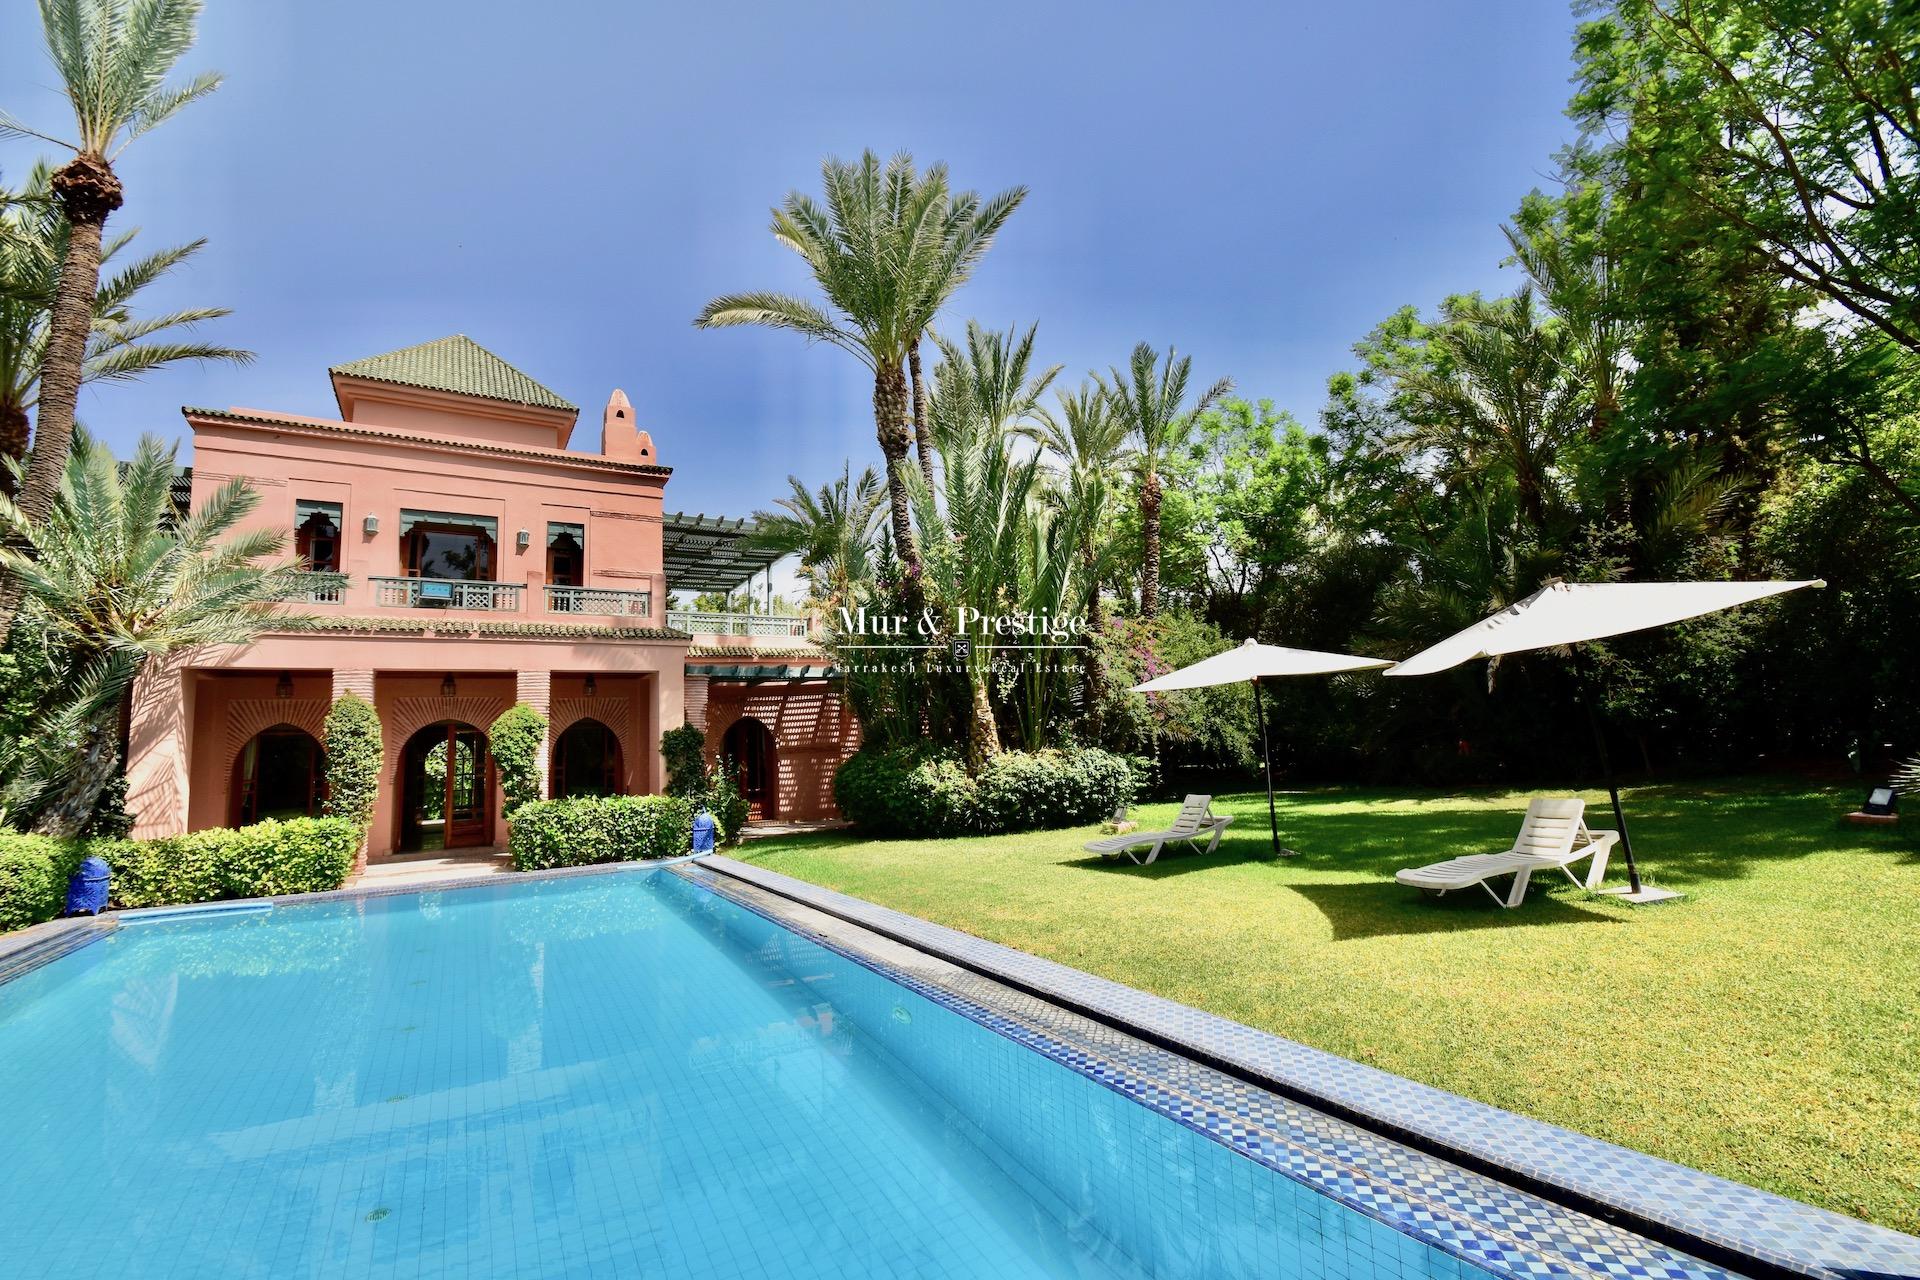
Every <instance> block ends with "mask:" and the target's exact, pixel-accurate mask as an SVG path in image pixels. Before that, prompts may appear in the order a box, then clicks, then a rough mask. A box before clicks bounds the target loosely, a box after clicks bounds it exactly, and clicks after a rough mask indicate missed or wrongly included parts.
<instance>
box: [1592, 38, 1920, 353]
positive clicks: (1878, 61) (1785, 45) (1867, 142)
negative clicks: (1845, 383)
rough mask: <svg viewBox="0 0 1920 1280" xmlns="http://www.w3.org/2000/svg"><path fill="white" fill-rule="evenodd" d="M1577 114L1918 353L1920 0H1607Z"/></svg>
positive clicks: (1681, 196) (1668, 195)
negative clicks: (1910, 0) (1762, 0)
mask: <svg viewBox="0 0 1920 1280" xmlns="http://www.w3.org/2000/svg"><path fill="white" fill-rule="evenodd" d="M1576 52H1577V55H1578V58H1579V85H1580V91H1579V94H1578V96H1577V97H1576V98H1575V99H1574V103H1573V108H1572V114H1573V116H1574V118H1575V119H1576V120H1578V121H1579V122H1580V123H1582V124H1583V125H1584V126H1585V127H1586V128H1587V129H1588V130H1589V132H1590V133H1593V134H1598V135H1604V136H1607V137H1610V138H1613V139H1615V140H1616V141H1614V142H1613V143H1612V145H1613V146H1614V147H1616V148H1618V149H1619V150H1620V151H1621V152H1622V153H1623V156H1622V160H1623V162H1624V164H1625V166H1626V168H1627V172H1628V175H1629V180H1630V181H1631V182H1632V183H1633V184H1634V185H1635V187H1638V188H1640V189H1641V190H1642V191H1644V198H1648V199H1651V200H1653V201H1656V202H1660V203H1665V204H1668V205H1670V206H1671V207H1673V208H1674V209H1676V210H1677V211H1679V212H1680V213H1682V214H1684V215H1686V216H1688V217H1689V218H1690V219H1692V220H1693V221H1694V222H1696V223H1697V224H1699V225H1703V226H1710V227H1713V228H1716V229H1720V230H1722V231H1723V232H1724V233H1725V234H1726V235H1727V236H1728V237H1729V238H1731V239H1732V240H1733V241H1734V242H1736V243H1738V244H1740V245H1742V246H1743V248H1744V252H1745V254H1746V256H1747V260H1748V263H1749V265H1750V266H1751V267H1752V268H1754V269H1757V270H1760V271H1764V272H1767V273H1770V274H1773V275H1776V276H1778V277H1779V278H1781V279H1782V280H1784V281H1787V282H1789V283H1791V284H1792V285H1795V286H1798V287H1801V288H1804V289H1807V290H1810V291H1811V292H1813V293H1814V294H1816V295H1818V296H1819V297H1820V298H1823V299H1825V300H1826V301H1827V302H1829V303H1831V304H1832V305H1833V306H1834V307H1835V308H1837V309H1838V310H1839V311H1841V312H1843V313H1844V314H1845V315H1846V316H1847V317H1848V318H1849V319H1850V320H1851V321H1853V322H1855V323H1859V324H1865V325H1869V326H1871V327H1873V328H1874V329H1876V330H1878V331H1879V332H1881V333H1882V334H1884V335H1886V337H1888V338H1889V339H1891V340H1892V341H1894V342H1896V343H1898V344H1900V345H1901V346H1903V347H1905V348H1906V349H1907V350H1908V351H1912V352H1915V353H1920V243H1917V242H1916V240H1915V237H1914V235H1913V225H1914V221H1915V218H1916V216H1920V150H1916V148H1917V147H1920V106H1917V105H1916V98H1915V94H1914V86H1915V85H1916V84H1920V10H1916V9H1915V7H1914V6H1912V5H1910V4H1899V3H1885V2H1884V0H1771V2H1770V3H1767V4H1754V3H1750V2H1748V0H1613V2H1612V3H1610V4H1608V5H1607V6H1606V7H1605V8H1604V9H1603V10H1602V11H1601V13H1600V16H1598V17H1596V18H1594V19H1593V20H1591V21H1589V22H1586V23H1584V24H1583V25H1582V26H1581V28H1580V32H1579V36H1578V39H1577V42H1576Z"/></svg>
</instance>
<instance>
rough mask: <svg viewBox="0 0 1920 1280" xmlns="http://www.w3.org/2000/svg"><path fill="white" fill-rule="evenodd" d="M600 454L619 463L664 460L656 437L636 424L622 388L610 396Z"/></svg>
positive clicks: (629, 403) (601, 431)
mask: <svg viewBox="0 0 1920 1280" xmlns="http://www.w3.org/2000/svg"><path fill="white" fill-rule="evenodd" d="M600 453H601V454H602V456H604V457H607V458H610V459H612V460H613V461H615V462H648V463H658V462H659V461H660V458H659V455H658V454H657V453H656V452H655V451H654V447H653V437H652V436H650V435H648V434H647V433H646V432H644V431H642V430H640V429H639V428H638V426H637V425H636V424H635V423H634V420H633V403H632V401H630V400H628V399H627V393H626V392H624V391H622V390H620V389H619V388H618V387H616V388H614V392H613V394H612V395H611V396H608V397H607V411H606V413H605V415H604V416H602V418H601V419H600Z"/></svg>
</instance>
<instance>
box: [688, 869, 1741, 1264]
mask: <svg viewBox="0 0 1920 1280" xmlns="http://www.w3.org/2000/svg"><path fill="white" fill-rule="evenodd" d="M674 871H675V872H676V874H678V875H679V876H680V877H681V878H683V879H686V880H689V881H691V882H693V883H695V884H698V885H700V886H701V887H702V888H705V889H707V890H709V891H711V892H713V893H715V894H717V895H719V896H721V897H724V898H726V899H727V900H728V901H731V902H734V903H735V904H737V905H739V906H741V907H744V908H746V909H747V910H750V911H753V912H755V913H756V914H758V915H761V916H763V917H765V918H767V919H769V920H771V921H773V922H774V923H775V924H778V925H780V926H781V927H782V928H784V929H787V930H790V931H792V932H795V933H798V934H800V935H801V936H803V937H806V938H807V939H809V940H810V941H813V942H815V943H816V944H818V945H820V946H822V947H825V948H827V949H828V950H830V951H832V952H834V953H835V954H837V955H841V956H843V957H845V958H847V959H849V960H851V961H853V962H855V963H857V964H861V965H864V966H865V967H867V968H870V969H872V970H874V971H875V972H877V973H879V974H881V976H883V977H885V978H887V979H888V980H890V981H892V982H895V983H898V984H899V985H901V986H904V987H906V988H907V989H909V990H911V991H913V992H915V993H916V994H918V995H921V996H923V997H925V998H927V999H929V1000H932V1001H935V1002H936V1003H939V1004H941V1005H943V1006H945V1007H947V1008H949V1009H952V1010H953V1011H955V1012H956V1013H959V1014H961V1015H962V1016H964V1017H967V1018H969V1019H971V1020H972V1021H974V1022H976V1023H979V1024H980V1025H982V1026H984V1027H986V1028H988V1029H989V1030H992V1031H994V1032H996V1033H997V1034H1000V1035H1002V1036H1005V1037H1007V1038H1008V1039H1010V1040H1013V1041H1015V1042H1016V1043H1018V1044H1020V1045H1022V1046H1024V1047H1026V1048H1028V1049H1030V1050H1032V1051H1034V1052H1036V1053H1040V1054H1042V1055H1043V1056H1045V1057H1047V1058H1049V1059H1051V1060H1052V1061H1054V1062H1056V1063H1059V1064H1060V1065H1062V1066H1065V1067H1067V1068H1068V1069H1069V1070H1072V1071H1074V1072H1076V1073H1078V1074H1080V1075H1082V1076H1085V1077H1087V1078H1088V1079H1090V1080H1092V1081H1094V1082H1095V1083H1097V1084H1100V1085H1102V1086H1103V1087H1105V1088H1108V1089H1111V1090H1113V1091H1114V1092H1115V1093H1118V1094H1120V1095H1122V1096H1124V1097H1126V1098H1128V1099H1130V1100H1132V1101H1133V1102H1136V1103H1138V1104H1139V1105H1141V1106H1144V1107H1147V1108H1148V1109H1150V1110H1152V1111H1155V1112H1157V1113H1158V1114H1160V1115H1162V1116H1165V1117H1166V1118H1168V1119H1170V1120H1173V1121H1174V1122H1175V1123H1177V1124H1180V1125H1183V1126H1185V1127H1186V1128H1188V1129H1191V1130H1192V1131H1194V1132H1196V1133H1198V1134H1200V1135H1201V1136H1203V1137H1206V1138H1209V1139H1211V1140H1212V1141H1215V1142H1218V1143H1220V1144H1221V1145H1223V1146H1225V1147H1227V1148H1229V1149H1231V1150H1233V1151H1236V1152H1238V1153H1240V1154H1241V1155H1243V1156H1246V1157H1247V1158H1248V1159H1251V1160H1253V1161H1254V1162H1256V1163H1258V1164H1260V1165H1262V1166H1264V1167H1266V1168H1268V1169H1271V1170H1273V1171H1274V1172H1276V1173H1278V1174H1280V1175H1282V1176H1283V1177H1287V1178H1290V1179H1292V1180H1293V1181H1295V1182H1298V1183H1301V1184H1302V1185H1305V1186H1308V1187H1310V1188H1312V1189H1313V1190H1315V1191H1317V1192H1319V1193H1321V1194H1323V1195H1326V1196H1328V1197H1329V1198H1330V1199H1333V1200H1335V1201H1336V1202H1338V1203H1340V1204H1342V1205H1344V1206H1346V1207H1347V1208H1350V1209H1353V1210H1355V1211H1357V1212H1359V1213H1362V1214H1365V1215H1366V1216H1368V1217H1370V1218H1372V1219H1374V1220H1375V1221H1378V1222H1381V1223H1384V1224H1385V1225H1387V1226H1389V1227H1392V1228H1393V1229H1394V1230H1396V1231H1399V1232H1400V1233H1402V1234H1403V1235H1406V1236H1408V1237H1410V1238H1412V1239H1414V1240H1417V1241H1419V1242H1420V1243H1422V1244H1426V1245H1430V1246H1432V1247H1434V1248H1437V1249H1440V1250H1442V1251H1443V1252H1445V1253H1447V1254H1449V1255H1451V1256H1453V1257H1456V1258H1459V1259H1461V1260H1463V1261H1465V1262H1468V1263H1470V1264H1471V1265H1473V1266H1475V1267H1477V1268H1480V1269H1482V1270H1484V1271H1487V1272H1491V1273H1493V1274H1496V1275H1501V1276H1508V1277H1516V1278H1521V1280H1533V1278H1537V1277H1543V1276H1568V1277H1577V1278H1579V1280H1621V1278H1626V1277H1633V1278H1640V1277H1645V1278H1647V1280H1729V1277H1733V1276H1735V1275H1736V1273H1734V1272H1730V1271H1726V1270H1724V1269H1722V1268H1719V1267H1716V1266H1713V1265H1712V1264H1710V1263H1707V1262H1703V1261H1701V1260H1700V1259H1698V1258H1693V1257H1690V1256H1688V1255H1686V1254H1684V1253H1681V1252H1679V1251H1677V1250H1673V1249H1670V1248H1667V1247H1665V1246H1663V1245H1660V1244H1657V1243H1655V1242H1653V1241H1650V1240H1647V1239H1646V1238H1644V1237H1642V1236H1638V1235H1635V1234H1634V1233H1632V1232H1629V1231H1627V1230H1625V1229H1624V1228H1621V1227H1616V1226H1612V1225H1609V1224H1607V1223H1604V1222H1601V1221H1599V1220H1597V1219H1594V1218H1590V1217H1588V1216H1587V1215H1585V1214H1581V1213H1577V1212H1575V1211H1573V1210H1571V1209H1567V1208H1565V1207H1563V1206H1560V1205H1555V1204H1552V1203H1550V1202H1548V1201H1544V1200H1541V1199H1539V1198H1538V1197H1535V1196H1530V1195H1528V1194H1526V1193H1524V1192H1521V1191H1517V1190H1515V1189H1514V1188H1512V1187H1508V1186H1505V1185H1503V1184H1501V1183H1499V1182H1495V1181H1494V1180H1492V1179H1491V1178H1488V1177H1485V1176H1483V1175H1481V1174H1477V1173H1473V1172H1471V1171H1469V1170H1466V1169H1462V1168H1459V1167H1458V1166H1455V1165H1451V1164H1448V1163H1446V1162H1445V1161H1442V1160H1440V1159H1437V1158H1436V1157H1433V1156H1430V1155H1426V1154H1424V1153H1421V1152H1418V1151H1415V1150H1413V1149H1411V1148H1408V1147H1404V1146H1401V1145H1400V1144H1398V1143H1395V1142H1392V1141H1390V1140H1388V1139H1386V1138H1382V1137H1381V1136H1379V1135H1378V1134H1373V1133H1370V1132H1368V1131H1366V1130H1364V1129H1361V1128H1359V1127H1358V1126H1356V1125H1353V1124H1350V1123H1348V1122H1346V1121H1343V1120H1337V1119H1334V1118H1333V1117H1330V1116H1326V1115H1322V1114H1320V1113H1319V1112H1316V1111H1313V1110H1312V1109H1310V1108H1307V1107H1304V1106H1302V1105H1300V1104H1299V1103H1295V1102H1291V1101H1289V1100H1287V1099H1285V1098H1283V1097H1281V1096H1279V1095H1278V1094H1273V1093H1269V1092H1267V1091H1266V1090H1263V1089H1259V1088H1257V1087H1255V1086H1252V1085H1249V1084H1247V1083H1246V1082H1245V1081H1242V1080H1238V1079H1235V1078H1234V1077H1232V1076H1229V1075H1227V1074H1225V1073H1223V1072H1219V1071H1215V1070H1213V1069H1212V1068H1209V1067H1205V1066H1202V1065H1200V1064H1198V1063H1195V1062H1192V1061H1190V1060H1188V1059H1185V1058H1183V1057H1181V1056H1180V1055H1178V1054H1175V1053H1171V1052H1169V1051H1167V1050H1165V1049H1160V1048H1157V1047H1155V1046H1153V1045H1149V1044H1147V1043H1145V1042H1144V1041H1140V1040H1137V1039H1135V1038H1133V1037H1131V1036H1128V1035H1126V1034H1125V1033H1124V1032H1121V1031H1118V1030H1116V1029H1115V1028H1113V1027H1110V1026H1107V1025H1105V1024H1103V1023H1098V1022H1094V1021H1092V1020H1090V1019H1086V1018H1082V1017H1080V1016H1079V1015H1078V1014H1074V1013H1071V1012H1069V1011H1067V1010H1064V1009H1061V1008H1060V1007H1058V1006H1056V1005H1052V1004H1050V1003H1048V1002H1046V1001H1044V1000H1041V999H1038V998H1036V997H1034V996H1031V995H1028V994H1026V993H1024V992H1019V991H1015V990H1013V989H1012V988H1009V987H1005V986H1002V985H1001V984H999V983H996V982H994V981H992V980H991V979H988V978H984V977H982V976H981V975H979V974H976V973H973V972H971V971H969V970H966V969H962V968H959V967H957V966H954V965H952V964H949V963H947V962H944V961H940V960H938V959H931V962H929V960H930V958H929V957H926V956H924V955H922V956H918V957H915V956H913V955H912V954H911V953H907V952H906V951H905V949H904V948H899V947H895V946H894V945H893V944H890V943H886V942H884V941H881V940H880V939H878V938H876V937H875V936H874V935H871V934H867V933H866V932H865V931H864V930H860V929H858V928H857V927H852V926H848V925H847V924H845V923H844V922H843V921H840V920H838V919H836V918H834V917H830V916H823V915H821V914H819V913H818V912H815V911H813V910H811V909H809V908H807V907H805V906H804V905H801V904H796V903H794V902H793V901H792V900H791V899H787V898H784V897H781V896H779V895H776V894H772V893H769V892H767V891H765V890H762V889H759V888H756V887H755V886H752V885H749V884H745V883H742V882H740V881H737V880H729V878H728V877H726V876H724V875H719V874H716V873H715V872H714V870H713V869H711V868H709V867H704V866H698V865H683V866H679V867H676V868H674ZM796 907H798V909H797V910H796ZM876 942H880V947H879V948H878V949H876V947H875V945H874V944H875V943H876Z"/></svg>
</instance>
